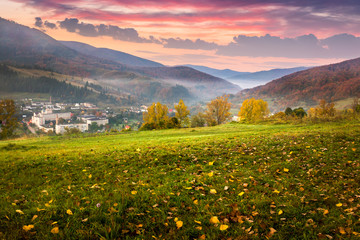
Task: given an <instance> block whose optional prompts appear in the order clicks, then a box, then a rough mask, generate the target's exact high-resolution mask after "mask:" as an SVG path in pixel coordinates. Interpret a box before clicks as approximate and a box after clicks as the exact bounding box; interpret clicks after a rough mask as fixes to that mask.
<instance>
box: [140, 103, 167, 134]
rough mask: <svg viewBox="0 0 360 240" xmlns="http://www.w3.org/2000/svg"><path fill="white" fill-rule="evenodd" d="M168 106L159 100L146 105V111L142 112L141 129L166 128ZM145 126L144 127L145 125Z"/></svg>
mask: <svg viewBox="0 0 360 240" xmlns="http://www.w3.org/2000/svg"><path fill="white" fill-rule="evenodd" d="M167 114H168V107H167V106H166V105H162V104H161V103H160V102H158V103H153V104H152V105H151V106H150V107H148V109H147V112H144V114H143V120H144V127H141V129H142V130H146V129H149V128H150V129H164V128H166V123H167V121H168V120H169V117H168V115H167ZM145 126H146V127H145Z"/></svg>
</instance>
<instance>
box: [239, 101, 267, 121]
mask: <svg viewBox="0 0 360 240" xmlns="http://www.w3.org/2000/svg"><path fill="white" fill-rule="evenodd" d="M268 114H269V108H268V104H267V102H265V101H264V100H262V99H259V100H256V99H255V98H251V99H246V100H245V101H244V102H243V103H242V105H241V108H240V112H239V117H240V118H241V119H244V120H245V121H247V122H255V121H259V120H262V119H264V117H265V116H266V115H268Z"/></svg>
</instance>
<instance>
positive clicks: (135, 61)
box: [60, 41, 164, 67]
mask: <svg viewBox="0 0 360 240" xmlns="http://www.w3.org/2000/svg"><path fill="white" fill-rule="evenodd" d="M60 43H62V44H64V45H65V46H67V47H69V48H71V49H74V50H76V51H78V52H80V53H82V54H86V55H90V56H94V57H99V58H104V59H108V60H112V61H114V62H118V63H120V64H125V65H129V66H135V67H163V66H164V65H162V64H160V63H157V62H154V61H150V60H147V59H144V58H140V57H136V56H133V55H130V54H127V53H124V52H120V51H116V50H112V49H108V48H96V47H93V46H91V45H88V44H85V43H81V42H71V41H60Z"/></svg>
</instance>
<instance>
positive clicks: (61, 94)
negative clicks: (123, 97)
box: [0, 64, 115, 103]
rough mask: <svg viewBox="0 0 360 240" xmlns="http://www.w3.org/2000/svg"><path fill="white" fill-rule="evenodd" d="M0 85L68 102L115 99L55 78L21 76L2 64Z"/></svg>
mask: <svg viewBox="0 0 360 240" xmlns="http://www.w3.org/2000/svg"><path fill="white" fill-rule="evenodd" d="M0 86H1V89H0V91H2V92H7V93H11V92H26V93H47V94H50V95H51V96H52V97H54V98H59V99H63V100H66V101H68V102H85V101H88V102H95V103H96V102H98V101H107V102H113V101H115V99H113V98H112V97H110V96H107V95H105V94H103V93H96V92H94V91H92V90H89V89H87V88H86V87H77V86H73V85H71V84H69V83H66V82H62V81H58V80H57V79H55V78H50V77H44V76H42V77H31V76H22V75H20V74H18V73H17V72H16V71H14V70H12V69H11V68H9V67H8V66H6V65H4V64H0Z"/></svg>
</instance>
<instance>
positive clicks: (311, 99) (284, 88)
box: [239, 58, 360, 107]
mask: <svg viewBox="0 0 360 240" xmlns="http://www.w3.org/2000/svg"><path fill="white" fill-rule="evenodd" d="M359 95H360V58H357V59H353V60H348V61H344V62H341V63H336V64H331V65H326V66H320V67H315V68H311V69H308V70H304V71H300V72H296V73H293V74H290V75H287V76H284V77H282V78H279V79H276V80H274V81H271V82H270V83H268V84H266V85H264V86H259V87H256V88H253V89H250V90H244V91H242V92H241V93H239V97H240V98H243V99H244V98H249V97H256V98H265V99H269V100H271V101H272V102H273V105H276V106H278V107H287V106H290V107H292V106H298V105H301V104H303V105H304V104H305V105H307V106H313V105H316V104H317V103H318V101H319V100H320V99H325V100H327V101H338V100H342V99H346V98H351V97H356V96H359Z"/></svg>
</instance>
